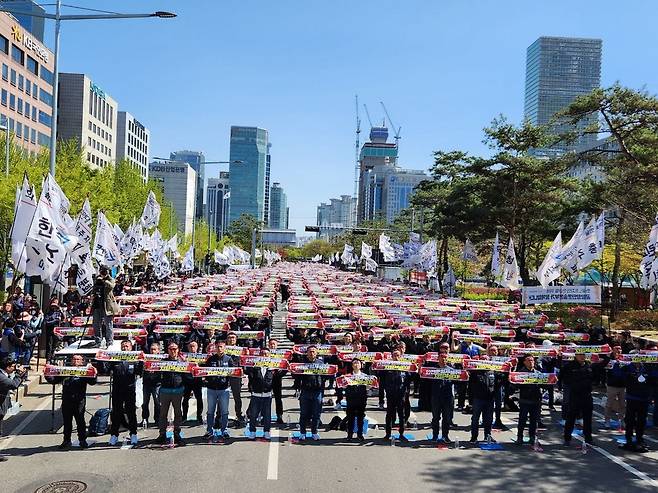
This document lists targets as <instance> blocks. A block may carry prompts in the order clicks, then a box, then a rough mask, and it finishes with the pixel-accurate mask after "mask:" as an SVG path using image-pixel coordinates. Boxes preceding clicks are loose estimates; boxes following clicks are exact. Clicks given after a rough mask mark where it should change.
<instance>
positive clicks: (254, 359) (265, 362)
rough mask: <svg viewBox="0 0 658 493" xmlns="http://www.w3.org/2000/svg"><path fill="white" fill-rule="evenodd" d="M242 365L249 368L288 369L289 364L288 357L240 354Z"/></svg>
mask: <svg viewBox="0 0 658 493" xmlns="http://www.w3.org/2000/svg"><path fill="white" fill-rule="evenodd" d="M240 365H241V366H244V367H247V368H250V367H253V368H272V369H276V370H287V369H288V366H289V364H288V360H287V359H284V358H272V357H269V356H240Z"/></svg>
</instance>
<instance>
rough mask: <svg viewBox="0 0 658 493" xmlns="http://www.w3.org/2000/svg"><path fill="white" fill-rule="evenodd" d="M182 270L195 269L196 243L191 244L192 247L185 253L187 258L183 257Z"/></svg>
mask: <svg viewBox="0 0 658 493" xmlns="http://www.w3.org/2000/svg"><path fill="white" fill-rule="evenodd" d="M181 270H182V271H183V272H190V271H193V270H194V245H192V246H190V249H189V250H188V251H187V253H186V254H185V258H183V263H182V265H181Z"/></svg>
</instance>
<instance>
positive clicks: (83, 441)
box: [80, 440, 89, 449]
mask: <svg viewBox="0 0 658 493" xmlns="http://www.w3.org/2000/svg"><path fill="white" fill-rule="evenodd" d="M80 448H82V449H85V448H89V444H88V443H87V440H82V441H81V442H80Z"/></svg>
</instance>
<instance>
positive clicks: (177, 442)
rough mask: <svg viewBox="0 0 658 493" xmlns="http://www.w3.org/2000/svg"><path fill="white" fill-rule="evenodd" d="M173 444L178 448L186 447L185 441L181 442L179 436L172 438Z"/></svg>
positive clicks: (181, 439)
mask: <svg viewBox="0 0 658 493" xmlns="http://www.w3.org/2000/svg"><path fill="white" fill-rule="evenodd" d="M174 443H175V444H176V445H177V446H178V447H184V446H185V445H187V443H185V440H183V438H182V437H181V436H180V435H176V436H174Z"/></svg>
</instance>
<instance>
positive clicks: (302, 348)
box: [292, 344, 338, 356]
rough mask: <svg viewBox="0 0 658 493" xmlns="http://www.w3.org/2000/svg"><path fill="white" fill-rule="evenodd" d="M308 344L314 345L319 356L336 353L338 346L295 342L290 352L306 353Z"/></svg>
mask: <svg viewBox="0 0 658 493" xmlns="http://www.w3.org/2000/svg"><path fill="white" fill-rule="evenodd" d="M309 346H315V347H316V348H317V350H318V355H319V356H330V355H334V354H337V353H338V348H337V347H336V346H335V345H333V344H295V345H294V346H293V347H292V352H293V353H295V354H306V352H307V351H308V348H309Z"/></svg>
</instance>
